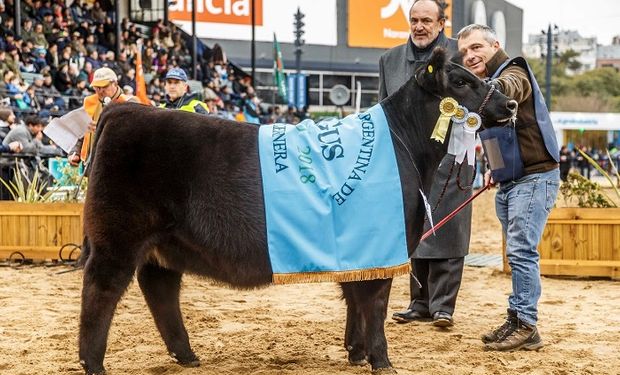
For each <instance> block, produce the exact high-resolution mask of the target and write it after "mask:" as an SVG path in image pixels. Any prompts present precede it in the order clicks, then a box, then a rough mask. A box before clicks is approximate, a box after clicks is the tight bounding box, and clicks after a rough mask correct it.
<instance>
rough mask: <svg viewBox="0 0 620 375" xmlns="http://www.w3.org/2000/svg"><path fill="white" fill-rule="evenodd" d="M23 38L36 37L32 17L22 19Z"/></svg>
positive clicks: (31, 38) (30, 38)
mask: <svg viewBox="0 0 620 375" xmlns="http://www.w3.org/2000/svg"><path fill="white" fill-rule="evenodd" d="M22 38H24V40H33V39H34V27H33V24H32V20H31V19H30V18H25V19H24V20H23V21H22Z"/></svg>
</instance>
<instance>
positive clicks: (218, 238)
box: [79, 50, 516, 374]
mask: <svg viewBox="0 0 620 375" xmlns="http://www.w3.org/2000/svg"><path fill="white" fill-rule="evenodd" d="M429 64H430V65H432V68H430V69H429V68H428V66H427V67H425V69H424V70H420V71H419V72H418V74H417V77H414V78H412V79H411V80H410V81H409V82H408V83H406V84H405V85H404V86H403V87H402V88H401V89H400V90H399V91H397V92H396V93H395V94H394V95H392V96H390V97H389V98H387V99H386V100H385V101H383V102H382V103H381V104H382V106H383V109H384V112H385V113H386V117H387V119H388V123H389V126H390V128H391V130H392V133H393V142H394V145H395V151H396V156H397V160H398V168H399V171H400V177H401V182H402V187H403V198H404V207H405V211H406V230H407V243H408V248H409V249H410V251H413V249H414V248H415V247H416V246H417V244H418V242H419V239H420V236H421V234H422V224H423V220H424V208H423V203H422V199H421V197H420V194H419V192H418V189H419V188H420V184H422V185H423V186H422V187H423V189H424V190H425V191H427V192H428V191H429V188H430V183H431V179H432V177H433V173H434V171H435V170H436V169H437V166H438V164H439V161H440V160H441V158H442V156H443V155H444V154H445V152H446V147H447V146H446V144H440V143H438V142H435V141H431V140H430V135H431V132H432V130H433V127H434V125H435V121H436V120H437V118H438V116H439V110H438V107H439V101H440V99H441V98H442V97H446V96H450V97H453V98H455V99H456V100H457V101H458V102H459V103H461V104H462V105H464V106H466V107H467V108H469V109H470V110H477V109H478V108H479V107H481V105H482V103H483V102H484V103H486V104H485V105H482V106H483V107H484V109H483V111H482V115H483V116H484V118H485V119H486V120H488V121H499V120H501V119H507V118H509V117H511V116H512V115H513V112H514V109H515V105H516V103H513V102H512V101H509V100H508V99H507V98H506V97H505V96H503V95H502V94H500V93H498V92H497V91H495V92H494V93H492V95H490V97H487V96H488V95H487V94H488V93H489V92H490V86H489V85H488V84H485V83H484V82H482V81H480V80H479V79H477V78H476V77H475V76H474V75H472V74H471V73H469V72H468V71H467V70H466V69H464V68H463V67H461V66H459V65H457V64H454V63H451V62H448V61H447V58H446V55H445V51H443V50H437V51H435V52H434V54H433V56H432V58H431V60H430V61H429ZM485 98H486V99H487V100H485ZM489 99H490V100H489ZM97 132H98V133H97V134H98V139H99V142H98V144H97V146H96V149H95V150H94V151H93V152H94V153H96V157H95V159H94V163H93V168H92V171H91V173H90V181H89V187H88V193H87V199H86V204H85V208H84V217H85V223H84V225H85V226H84V230H85V233H86V235H87V236H88V239H89V245H90V255H89V258H88V260H87V261H86V265H85V268H84V285H83V289H82V311H81V316H80V336H79V356H80V363H81V364H82V366H83V367H84V369H85V370H86V373H87V374H101V373H104V367H103V359H104V355H105V351H106V342H107V337H108V331H109V328H110V323H111V321H112V317H113V315H114V310H115V308H116V305H117V303H118V301H119V300H120V298H121V296H122V295H123V293H124V291H125V290H126V288H127V286H128V285H129V283H130V282H131V280H132V278H133V275H134V273H135V272H136V270H137V273H138V282H139V285H140V288H141V289H142V292H143V294H144V297H145V299H146V302H147V304H148V306H149V308H150V310H151V313H152V314H153V317H154V319H155V323H156V325H157V328H158V329H159V332H160V333H161V336H162V337H163V339H164V342H165V344H166V347H167V348H168V351H169V353H170V355H171V356H172V357H174V359H175V360H176V361H178V363H180V364H181V365H184V366H198V365H199V360H198V358H197V357H196V355H195V354H194V352H193V351H192V348H191V347H190V344H189V338H188V335H187V331H186V330H185V326H184V325H183V319H182V315H181V309H180V305H179V289H180V283H181V277H182V275H183V273H185V272H190V273H194V274H199V275H204V276H207V277H209V278H212V279H215V280H218V281H222V282H225V283H228V284H230V285H231V286H233V287H236V288H243V289H245V288H256V287H262V286H266V285H268V284H270V283H271V280H272V269H271V265H270V261H269V255H268V253H267V242H266V230H265V218H264V214H265V213H264V205H263V190H262V184H261V174H260V166H259V157H258V144H257V135H258V128H257V127H256V126H253V125H249V124H239V123H236V122H232V121H228V120H224V119H219V118H215V117H206V116H201V115H196V114H190V113H186V112H181V111H169V110H168V111H166V110H161V109H156V108H151V107H146V106H140V105H136V104H120V105H112V106H111V107H110V108H107V109H106V110H105V111H104V112H103V115H102V117H101V120H100V124H99V126H98V130H97ZM385 250H386V251H389V249H385ZM391 285H392V279H381V280H371V281H360V282H349V283H342V284H341V286H342V290H343V295H344V299H345V300H346V304H347V323H346V332H345V347H346V349H347V350H348V352H349V362H350V363H352V364H365V363H367V361H368V362H370V364H371V366H372V370H381V371H387V372H391V371H393V370H392V364H391V363H390V360H389V359H388V355H387V342H386V339H385V333H384V321H385V317H386V312H387V304H388V297H389V293H390V287H391Z"/></svg>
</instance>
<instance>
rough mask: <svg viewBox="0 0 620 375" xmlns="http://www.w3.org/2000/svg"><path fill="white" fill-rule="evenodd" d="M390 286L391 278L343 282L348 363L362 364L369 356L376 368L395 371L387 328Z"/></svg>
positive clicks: (382, 370)
mask: <svg viewBox="0 0 620 375" xmlns="http://www.w3.org/2000/svg"><path fill="white" fill-rule="evenodd" d="M391 286H392V279H385V280H370V281H360V282H352V283H343V284H342V289H343V294H344V297H345V299H346V301H347V325H346V333H345V346H346V347H347V350H348V351H349V362H351V363H354V364H355V363H360V364H361V363H363V362H360V361H361V360H362V359H363V358H364V357H366V358H367V359H368V362H370V365H371V367H372V370H373V371H380V372H385V373H388V372H393V369H392V363H391V362H390V360H389V358H388V354H387V340H386V339H385V329H384V324H385V318H386V315H387V305H388V300H389V297H390V288H391ZM350 319H354V320H352V321H351V320H350Z"/></svg>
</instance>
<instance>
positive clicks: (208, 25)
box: [168, 0, 337, 46]
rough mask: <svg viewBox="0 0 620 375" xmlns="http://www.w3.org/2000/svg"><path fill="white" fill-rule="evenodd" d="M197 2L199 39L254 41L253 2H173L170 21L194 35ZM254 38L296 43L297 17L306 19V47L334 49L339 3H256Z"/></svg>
mask: <svg viewBox="0 0 620 375" xmlns="http://www.w3.org/2000/svg"><path fill="white" fill-rule="evenodd" d="M194 1H195V2H196V34H197V36H198V37H199V38H212V39H229V40H251V39H252V12H251V10H252V2H251V0H176V1H175V0H172V2H171V3H170V5H169V7H168V18H169V20H170V21H173V22H174V23H175V24H177V25H178V26H180V27H181V28H183V30H185V31H186V32H188V33H190V34H191V32H192V24H191V20H192V3H193V2H194ZM254 7H255V12H256V15H255V23H256V28H255V33H256V35H255V38H256V40H257V41H261V42H271V41H272V40H273V35H274V33H275V34H276V36H277V38H278V41H279V42H280V43H293V42H294V40H295V36H294V27H293V21H294V16H293V15H294V14H295V12H297V8H299V10H300V11H301V12H302V13H303V14H304V15H305V17H304V18H303V22H304V23H305V26H304V31H305V34H304V36H303V39H305V41H306V44H318V45H328V46H335V45H336V43H337V28H336V0H287V1H278V0H254Z"/></svg>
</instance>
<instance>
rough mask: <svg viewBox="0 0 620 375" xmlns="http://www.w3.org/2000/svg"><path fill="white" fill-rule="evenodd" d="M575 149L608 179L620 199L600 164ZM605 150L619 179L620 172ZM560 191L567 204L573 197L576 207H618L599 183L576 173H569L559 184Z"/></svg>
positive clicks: (618, 192)
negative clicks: (575, 200) (619, 172)
mask: <svg viewBox="0 0 620 375" xmlns="http://www.w3.org/2000/svg"><path fill="white" fill-rule="evenodd" d="M577 151H578V152H579V153H580V154H581V156H583V157H584V158H585V159H586V160H587V161H588V163H590V164H591V165H592V166H593V167H594V168H595V169H596V170H597V171H599V173H600V174H601V175H602V176H603V177H605V178H606V179H607V181H609V184H610V185H611V187H612V188H613V189H614V191H615V193H616V197H617V198H618V199H620V191H618V188H617V187H616V185H615V184H614V182H613V181H612V179H611V177H610V176H609V174H608V173H607V172H606V171H605V170H604V169H603V168H601V166H600V165H599V164H598V163H597V162H596V160H594V159H592V157H591V156H590V155H588V154H586V153H585V152H583V151H581V150H580V149H577ZM605 152H607V159H608V160H609V163H610V164H611V166H612V170H613V171H614V174H615V175H616V178H617V179H618V180H619V181H620V174H618V168H617V166H616V165H615V164H614V162H613V160H612V158H611V155H609V151H607V150H605ZM560 192H561V193H562V195H563V196H564V201H565V202H566V203H567V204H568V203H569V202H570V201H572V200H573V199H577V206H578V207H582V208H583V207H618V206H617V205H616V204H615V203H614V201H613V200H612V199H611V198H610V197H609V196H608V195H607V194H605V192H604V191H603V190H601V185H600V184H598V183H596V182H593V181H590V180H588V179H587V178H585V177H583V176H582V175H580V174H577V173H569V175H568V178H567V180H566V181H564V182H563V183H562V185H560Z"/></svg>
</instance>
